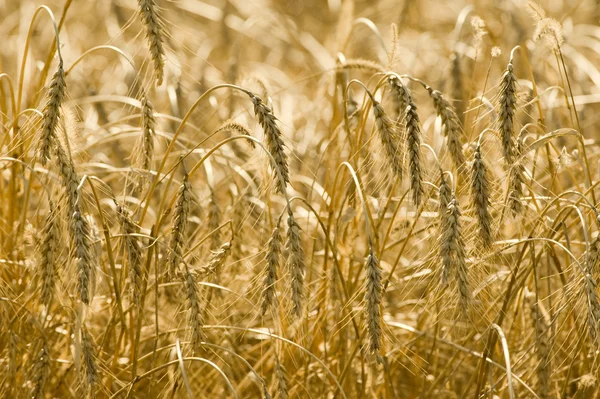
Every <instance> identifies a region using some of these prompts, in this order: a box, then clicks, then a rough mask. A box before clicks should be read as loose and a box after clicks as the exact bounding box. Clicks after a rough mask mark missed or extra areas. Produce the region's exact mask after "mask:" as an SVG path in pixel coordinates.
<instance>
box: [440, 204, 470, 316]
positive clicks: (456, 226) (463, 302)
mask: <svg viewBox="0 0 600 399" xmlns="http://www.w3.org/2000/svg"><path fill="white" fill-rule="evenodd" d="M460 215H461V212H460V208H459V205H458V201H457V199H456V196H455V195H454V193H453V194H452V199H451V200H450V202H449V203H448V208H447V210H446V216H445V218H444V221H443V222H442V226H441V227H442V229H443V230H442V232H441V245H440V257H441V259H442V283H443V284H444V285H445V284H447V282H448V276H449V274H450V273H453V274H454V275H455V277H456V282H457V285H458V293H459V304H460V309H461V311H463V312H465V313H466V311H467V310H468V306H469V300H470V291H469V283H468V275H467V274H468V271H467V263H466V254H465V252H466V251H465V244H464V241H463V237H462V229H461V223H460Z"/></svg>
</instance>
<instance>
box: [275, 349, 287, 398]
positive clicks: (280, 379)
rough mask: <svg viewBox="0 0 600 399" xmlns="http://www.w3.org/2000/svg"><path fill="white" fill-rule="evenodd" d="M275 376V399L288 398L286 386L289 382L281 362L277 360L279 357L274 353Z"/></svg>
mask: <svg viewBox="0 0 600 399" xmlns="http://www.w3.org/2000/svg"><path fill="white" fill-rule="evenodd" d="M275 378H276V379H277V396H276V398H277V399H288V398H289V397H290V395H289V392H288V386H289V384H290V382H289V380H288V376H287V371H286V369H285V367H283V364H281V363H280V362H279V357H278V356H277V355H275Z"/></svg>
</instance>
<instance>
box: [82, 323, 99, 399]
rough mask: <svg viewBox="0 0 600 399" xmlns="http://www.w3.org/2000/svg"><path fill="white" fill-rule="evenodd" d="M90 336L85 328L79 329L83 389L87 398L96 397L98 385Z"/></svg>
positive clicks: (94, 352) (94, 353) (94, 351)
mask: <svg viewBox="0 0 600 399" xmlns="http://www.w3.org/2000/svg"><path fill="white" fill-rule="evenodd" d="M95 346H96V345H95V344H94V341H93V339H92V336H91V335H90V333H89V332H88V331H87V329H86V328H82V329H81V351H82V353H83V365H84V373H85V375H84V378H83V387H84V392H85V396H86V397H87V398H95V397H96V384H98V380H99V375H98V366H97V364H96V349H95Z"/></svg>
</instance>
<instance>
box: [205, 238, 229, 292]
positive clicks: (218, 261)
mask: <svg viewBox="0 0 600 399" xmlns="http://www.w3.org/2000/svg"><path fill="white" fill-rule="evenodd" d="M230 252H231V243H230V242H226V243H225V244H223V245H221V247H220V248H219V249H218V250H216V251H214V252H213V253H212V254H211V255H210V261H209V262H208V266H206V269H207V270H208V272H209V273H211V274H212V275H214V276H215V281H216V282H217V284H218V283H219V282H220V281H221V270H222V269H223V263H225V259H227V256H229V253H230Z"/></svg>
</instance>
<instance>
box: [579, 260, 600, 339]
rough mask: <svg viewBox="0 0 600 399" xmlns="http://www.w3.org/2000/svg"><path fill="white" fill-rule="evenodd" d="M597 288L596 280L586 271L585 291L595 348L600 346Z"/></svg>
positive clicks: (599, 313) (590, 331) (591, 336)
mask: <svg viewBox="0 0 600 399" xmlns="http://www.w3.org/2000/svg"><path fill="white" fill-rule="evenodd" d="M597 287H598V284H597V283H596V279H595V278H594V277H593V276H592V275H591V274H590V273H589V270H587V271H584V285H583V291H584V296H585V298H586V302H587V325H588V331H589V334H590V338H591V340H592V343H593V344H594V345H595V346H598V345H600V343H599V340H600V335H599V332H600V331H599V329H600V302H599V301H598V292H597Z"/></svg>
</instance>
